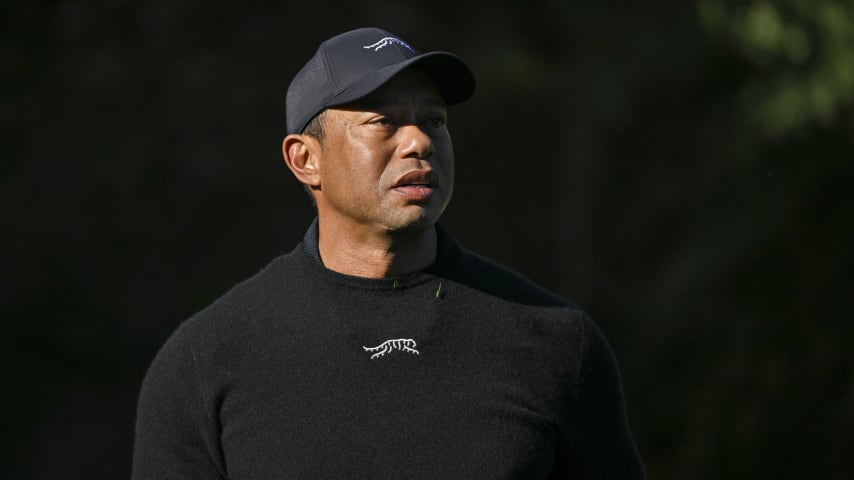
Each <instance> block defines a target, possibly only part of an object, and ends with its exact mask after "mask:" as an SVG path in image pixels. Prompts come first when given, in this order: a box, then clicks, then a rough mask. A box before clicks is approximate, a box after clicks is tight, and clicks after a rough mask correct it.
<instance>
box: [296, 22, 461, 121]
mask: <svg viewBox="0 0 854 480" xmlns="http://www.w3.org/2000/svg"><path fill="white" fill-rule="evenodd" d="M410 67H412V68H416V69H418V70H420V71H423V72H424V73H426V74H427V75H429V76H430V77H431V78H432V79H433V81H434V82H436V85H437V87H438V88H439V92H440V93H441V95H442V98H443V99H444V100H445V103H446V104H448V105H453V104H456V103H460V102H462V101H464V100H466V99H468V98H469V97H471V95H472V94H473V93H474V87H475V81H474V75H473V74H472V72H471V70H470V69H469V67H468V66H467V65H466V64H465V63H463V61H462V60H460V58H459V57H457V56H456V55H454V54H452V53H448V52H428V53H419V52H418V51H417V50H415V49H414V48H413V47H412V46H410V45H409V44H408V43H406V42H404V41H403V40H401V39H400V38H399V37H397V36H396V35H393V34H391V33H389V32H387V31H385V30H380V29H379V28H360V29H357V30H352V31H349V32H346V33H342V34H340V35H337V36H335V37H332V38H330V39H329V40H326V41H325V42H323V43H321V44H320V47H319V48H318V49H317V52H316V53H315V54H314V56H313V57H311V60H309V61H308V63H306V64H305V66H303V67H302V70H300V71H299V72H298V73H297V74H296V76H295V77H294V79H293V81H291V85H290V86H289V87H288V96H287V99H286V101H285V115H286V120H287V127H288V133H289V134H291V133H300V132H302V131H303V129H304V128H305V126H306V125H308V122H310V121H311V119H312V118H314V117H315V116H316V115H317V114H318V113H320V112H322V111H323V110H325V109H326V108H329V107H335V106H341V105H346V104H348V103H351V102H353V101H355V100H358V99H360V98H362V97H364V96H366V95H368V94H369V93H371V92H373V91H374V90H376V89H377V88H379V87H380V86H381V85H383V84H384V83H386V82H387V81H389V80H390V79H391V78H392V77H394V76H395V75H397V74H398V73H400V72H401V71H403V70H405V69H407V68H410Z"/></svg>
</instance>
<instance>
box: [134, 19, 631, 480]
mask: <svg viewBox="0 0 854 480" xmlns="http://www.w3.org/2000/svg"><path fill="white" fill-rule="evenodd" d="M473 92H474V78H473V76H472V74H471V72H470V70H469V69H468V67H467V66H466V65H465V64H464V63H463V62H462V61H461V60H460V59H459V58H457V57H456V56H453V55H451V54H449V53H444V52H432V53H427V54H420V53H418V52H417V51H416V50H415V49H413V48H412V47H411V46H410V45H408V44H407V43H406V42H404V41H402V40H400V39H399V38H398V37H396V36H394V35H392V34H390V33H388V32H386V31H383V30H379V29H375V28H364V29H359V30H355V31H351V32H347V33H344V34H342V35H339V36H337V37H334V38H332V39H330V40H328V41H326V42H324V43H323V44H321V46H320V48H319V49H318V51H317V53H316V54H315V56H314V57H313V58H312V59H311V60H310V61H309V62H308V63H307V64H306V66H305V67H304V68H303V69H302V70H301V71H300V72H299V73H298V74H297V76H296V77H295V78H294V80H293V82H292V83H291V85H290V87H289V89H288V96H287V105H286V114H287V128H288V135H287V137H286V138H285V139H284V142H283V144H282V150H283V154H284V158H285V162H286V163H287V166H288V167H289V168H290V170H291V171H292V172H293V174H294V175H295V176H296V178H297V179H298V180H299V181H300V182H302V183H303V184H304V185H305V186H306V188H307V190H308V191H309V193H310V194H311V196H312V198H313V201H314V203H315V205H316V207H317V220H316V221H315V223H314V224H313V225H312V226H311V227H310V228H309V230H308V232H307V233H306V235H305V238H304V239H303V242H302V243H301V244H300V245H299V246H297V247H296V248H295V249H294V250H293V251H292V252H290V253H289V254H287V255H284V256H282V257H279V258H277V259H275V260H273V262H272V263H271V264H270V265H268V266H267V267H266V268H265V269H263V270H262V271H261V272H260V273H258V274H257V275H255V276H254V277H252V278H250V279H249V280H247V281H245V282H243V283H241V284H239V285H237V286H236V287H234V288H233V289H232V290H231V291H229V292H228V293H226V294H225V296H223V297H222V298H220V299H219V300H217V301H216V302H215V303H214V304H213V305H211V306H210V307H208V308H207V309H205V310H203V311H201V312H199V313H198V314H196V315H195V316H194V317H193V318H191V319H190V320H188V321H187V322H185V323H184V324H182V325H181V327H180V328H179V329H178V330H177V331H176V332H175V334H173V335H172V337H171V338H170V339H169V340H168V341H167V343H166V344H165V345H164V347H163V348H162V349H161V351H160V352H159V353H158V355H157V357H156V359H155V360H154V362H153V364H152V366H151V368H150V370H149V372H148V374H147V376H146V379H145V381H144V383H143V387H142V392H141V394H140V401H139V411H138V418H137V430H136V444H135V450H134V468H133V474H134V478H136V479H167V478H188V479H189V478H192V479H207V478H210V479H216V478H227V479H274V478H275V479H280V478H299V479H314V478H323V479H326V478H332V479H336V478H423V479H428V478H429V479H457V478H478V479H481V478H495V479H511V478H512V479H540V478H542V479H544V478H586V479H589V478H595V479H637V478H643V470H642V467H641V464H640V460H639V457H638V454H637V451H636V449H635V446H634V442H633V440H632V437H631V434H630V433H629V430H628V427H627V422H626V417H625V413H624V407H623V399H622V393H621V387H620V382H619V376H618V373H617V368H616V365H615V362H614V358H613V355H612V353H611V350H610V348H609V347H608V344H607V343H606V341H605V340H604V339H603V337H602V335H601V334H600V333H599V331H598V330H597V328H596V326H595V325H594V324H593V322H592V321H591V320H590V319H589V318H588V317H587V316H586V315H585V314H584V312H582V311H581V310H580V309H578V308H577V307H576V306H574V305H573V304H572V303H569V302H567V301H566V300H563V299H561V298H559V297H557V296H555V295H553V294H551V293H549V292H547V291H545V290H543V289H542V288H540V287H538V286H536V285H534V284H532V283H530V282H529V281H527V280H525V279H523V278H521V277H519V276H518V275H516V274H514V273H512V272H510V271H509V270H507V269H505V268H504V267H501V266H499V265H497V264H495V263H492V262H490V261H489V260H486V259H484V258H482V257H479V256H477V255H475V254H473V253H471V252H469V251H467V250H465V249H463V248H462V247H460V246H459V245H458V244H457V243H456V242H455V241H454V239H453V238H452V237H451V236H450V234H449V233H448V232H447V231H445V230H444V229H443V228H442V227H441V226H439V225H437V221H438V219H439V217H440V215H441V214H442V211H443V210H444V209H445V207H446V206H447V204H448V201H449V200H450V198H451V193H452V191H453V186H454V184H453V182H454V169H453V167H454V158H453V148H452V145H451V138H450V135H449V133H448V128H447V124H446V121H447V109H446V105H450V104H454V103H459V102H461V101H464V100H465V99H467V98H468V97H469V96H471V94H472V93H473Z"/></svg>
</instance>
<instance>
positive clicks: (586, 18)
mask: <svg viewBox="0 0 854 480" xmlns="http://www.w3.org/2000/svg"><path fill="white" fill-rule="evenodd" d="M521 3H522V2H515V1H508V0H493V1H490V2H482V3H481V4H480V5H477V4H470V5H460V4H458V3H457V2H450V1H433V2H430V3H429V5H428V2H420V3H414V4H406V5H403V4H399V3H397V2H391V1H375V2H371V3H370V5H365V4H364V3H359V2H355V3H354V2H340V1H314V2H299V3H293V4H288V2H266V1H256V2H245V3H243V4H241V6H240V7H234V8H223V7H218V6H214V5H211V4H210V2H202V1H190V0H180V1H164V0H151V1H148V2H132V1H119V2H106V1H103V2H102V1H95V2H85V3H84V2H76V1H54V2H46V1H42V2H29V1H23V0H11V1H8V2H5V3H4V6H3V7H2V10H3V15H2V22H3V27H2V29H1V30H0V60H2V61H0V71H2V78H3V94H2V111H3V115H0V122H2V135H3V141H2V146H0V153H2V162H0V175H2V177H0V179H2V183H0V195H2V203H0V205H2V207H0V208H2V224H3V225H4V234H3V236H2V237H3V246H4V248H3V250H4V252H5V255H4V260H3V268H2V271H3V274H4V275H3V277H4V279H3V282H4V283H3V288H2V289H0V295H2V305H3V312H2V319H3V330H4V333H3V335H2V344H0V345H2V354H3V357H4V358H3V362H2V366H3V369H4V370H5V371H4V372H3V373H4V375H3V378H4V379H5V381H4V385H5V388H4V392H5V393H4V394H3V395H2V396H0V411H2V412H3V414H2V418H0V426H2V432H3V435H2V440H0V442H2V443H0V477H2V478H9V479H13V478H123V477H127V476H128V475H129V471H130V457H131V447H132V439H133V422H134V408H135V403H136V396H137V393H138V389H139V384H140V381H141V380H142V377H143V375H144V373H145V370H146V368H147V366H148V363H149V362H150V361H151V359H152V358H153V356H154V354H155V352H156V351H157V349H158V348H159V346H160V345H161V344H162V342H163V341H164V340H165V338H166V337H167V336H168V335H169V334H170V333H171V332H172V331H173V330H174V329H175V327H176V326H177V324H178V323H179V322H180V321H182V320H183V319H185V318H187V317H189V316H190V315H191V314H192V313H194V312H195V311H197V310H199V309H201V308H202V307H204V306H205V305H207V304H208V303H210V302H211V301H212V300H213V299H214V298H216V297H217V296H219V295H220V294H221V293H223V292H224V291H225V290H226V289H227V288H229V287H230V286H231V285H233V284H234V283H236V282H238V281H239V280H242V279H244V278H246V277H247V276H249V275H251V274H253V273H255V272H256V271H257V270H259V269H260V268H261V267H262V266H263V265H265V264H266V263H267V262H268V261H269V260H270V259H271V258H273V257H274V256H276V255H278V254H281V253H284V252H287V251H289V250H290V249H291V248H292V247H293V246H294V245H295V244H296V243H297V242H298V241H299V240H300V239H301V237H302V233H303V231H304V229H305V228H306V227H307V225H308V223H309V221H310V219H311V218H312V216H313V215H312V212H311V209H310V207H309V204H308V202H307V200H306V199H305V197H304V194H303V193H302V191H301V189H300V188H299V186H298V184H297V183H296V181H295V180H294V179H293V178H292V177H291V176H290V174H289V173H288V172H287V169H286V167H285V166H284V163H283V162H282V160H281V156H280V141H281V138H282V136H283V134H284V113H283V112H284V93H285V90H286V88H287V84H288V82H289V81H290V79H291V77H292V76H293V75H294V73H295V72H296V71H297V70H298V69H299V67H300V66H301V65H302V64H303V63H304V62H305V60H307V59H308V58H309V57H310V56H311V54H312V53H313V51H314V49H315V48H316V46H317V44H318V43H319V42H320V41H321V40H323V39H325V38H327V37H330V36H332V35H334V34H337V33H339V32H342V31H344V30H348V29H351V28H355V27H358V26H368V25H374V26H380V27H383V28H386V29H388V30H390V31H392V32H395V33H397V34H399V35H401V36H402V37H403V38H405V39H406V40H407V41H409V42H410V43H412V44H413V45H415V46H417V47H420V48H421V49H424V50H427V49H443V50H450V51H453V52H456V53H458V54H459V55H460V56H462V57H463V58H464V59H466V60H467V62H468V63H469V64H470V65H471V66H472V68H473V69H474V71H475V73H476V74H477V76H478V80H479V88H478V92H477V93H476V94H475V97H474V98H473V99H472V100H471V101H469V102H468V103H466V104H464V105H461V106H459V107H454V108H453V109H452V111H451V123H450V125H451V129H452V133H453V134H454V138H455V142H456V150H457V187H456V195H455V198H454V201H453V202H452V204H451V207H450V208H449V211H448V213H447V214H446V216H445V219H444V223H445V225H446V226H447V227H448V228H449V230H451V232H453V234H454V235H455V237H457V238H458V239H459V240H460V241H461V242H462V243H463V244H464V245H466V246H467V247H469V248H472V249H474V250H476V251H479V252H481V253H483V254H486V255H488V256H491V257H493V258H495V259H497V260H499V261H501V262H503V263H505V264H507V265H509V266H511V267H513V268H514V269H516V270H518V271H520V272H522V273H524V274H525V275H527V276H529V277H531V278H533V279H535V280H537V281H538V282H540V283H542V284H543V285H545V286H547V287H548V288H550V289H552V290H554V291H556V292H558V293H560V294H561V295H564V296H566V297H569V298H572V299H573V300H574V301H576V302H577V303H579V304H580V305H582V306H583V307H584V308H585V309H586V310H587V311H588V312H589V313H590V314H591V315H592V316H593V317H594V318H596V319H597V321H598V322H599V324H600V326H601V327H602V329H603V330H604V331H605V332H606V334H607V335H608V336H609V338H610V339H611V341H612V343H613V345H614V349H615V351H616V354H617V356H618V358H619V360H620V362H621V367H622V370H623V375H624V381H625V386H626V395H627V398H628V407H629V415H630V420H631V423H632V427H633V429H634V431H635V434H636V438H637V441H638V444H639V447H640V450H641V452H642V454H643V456H644V459H645V462H646V463H647V469H648V473H649V477H650V478H658V479H720V478H778V479H785V478H792V479H794V478H804V477H812V478H840V479H842V478H846V479H847V478H852V476H854V467H852V463H851V462H850V454H851V452H852V451H854V368H852V366H854V365H852V363H854V362H852V357H851V352H850V346H851V345H852V344H854V330H852V328H851V326H850V321H851V319H852V295H851V292H852V290H854V289H852V286H854V285H852V272H854V258H852V248H851V245H854V193H852V184H854V148H852V147H854V115H852V112H854V98H852V97H854V6H852V5H851V3H850V2H835V1H830V0H815V1H812V0H810V1H807V0H786V1H784V0H780V1H777V2H771V1H764V0H752V1H749V2H736V1H728V0H704V1H695V2H681V1H670V2H664V3H661V2H659V3H658V4H656V6H655V8H650V6H649V5H648V4H646V3H642V2H631V3H632V5H628V6H623V7H621V8H619V9H617V8H613V7H606V6H602V5H600V3H601V2H593V1H588V2H571V6H569V5H567V4H569V3H570V2H559V1H533V2H525V5H524V6H522V5H521Z"/></svg>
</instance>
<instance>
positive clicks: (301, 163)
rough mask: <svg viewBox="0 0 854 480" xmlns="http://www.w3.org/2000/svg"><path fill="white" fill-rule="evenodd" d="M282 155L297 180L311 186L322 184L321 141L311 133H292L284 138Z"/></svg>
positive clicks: (315, 186)
mask: <svg viewBox="0 0 854 480" xmlns="http://www.w3.org/2000/svg"><path fill="white" fill-rule="evenodd" d="M282 156H283V157H284V158H285V163H286V164H287V165H288V168H290V169H291V172H293V174H294V176H295V177H297V180H299V181H300V182H302V183H303V184H305V185H308V186H309V188H317V187H319V186H320V173H319V172H318V160H319V157H320V143H319V142H318V140H317V139H316V138H314V137H312V136H310V135H301V134H291V135H288V136H287V137H285V139H284V140H282Z"/></svg>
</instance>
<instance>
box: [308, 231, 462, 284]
mask: <svg viewBox="0 0 854 480" xmlns="http://www.w3.org/2000/svg"><path fill="white" fill-rule="evenodd" d="M319 236H320V235H319V233H318V221H317V217H315V218H314V220H313V221H312V222H311V225H309V227H308V230H306V232H305V235H304V236H303V239H302V244H301V245H300V250H301V251H302V254H303V255H305V256H306V257H308V258H309V259H310V260H311V261H312V262H313V263H314V264H315V265H317V266H319V267H321V268H323V269H324V270H328V271H330V272H331V271H332V270H329V269H327V268H326V267H325V266H324V265H323V260H321V258H320V248H319V247H318V239H319ZM460 254H461V247H460V245H459V244H458V243H457V241H456V240H455V239H454V237H452V236H451V234H450V232H448V231H447V230H446V229H445V228H444V227H443V226H442V225H440V224H436V261H435V262H433V264H432V265H430V266H428V267H427V268H425V269H424V270H422V271H423V272H426V273H434V274H438V273H440V272H443V271H445V270H447V269H449V268H451V267H452V266H453V265H454V263H455V261H456V260H457V259H458V258H459V256H460ZM416 273H417V272H416Z"/></svg>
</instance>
